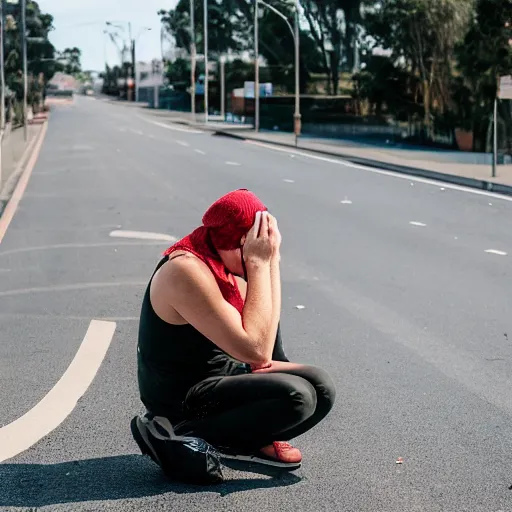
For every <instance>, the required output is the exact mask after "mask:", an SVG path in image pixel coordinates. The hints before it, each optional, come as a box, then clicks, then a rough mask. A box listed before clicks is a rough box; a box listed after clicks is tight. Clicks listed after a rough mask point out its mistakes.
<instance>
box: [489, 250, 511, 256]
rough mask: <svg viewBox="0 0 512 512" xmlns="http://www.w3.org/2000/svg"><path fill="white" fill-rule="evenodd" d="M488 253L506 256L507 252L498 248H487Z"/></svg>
mask: <svg viewBox="0 0 512 512" xmlns="http://www.w3.org/2000/svg"><path fill="white" fill-rule="evenodd" d="M485 252H486V253H488V254H497V255H498V256H506V255H507V253H506V252H505V251H498V250H496V249H487V250H486V251H485Z"/></svg>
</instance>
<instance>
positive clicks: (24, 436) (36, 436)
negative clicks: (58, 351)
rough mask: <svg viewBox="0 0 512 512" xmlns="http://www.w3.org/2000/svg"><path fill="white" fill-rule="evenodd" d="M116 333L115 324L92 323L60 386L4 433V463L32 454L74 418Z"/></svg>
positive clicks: (0, 440)
mask: <svg viewBox="0 0 512 512" xmlns="http://www.w3.org/2000/svg"><path fill="white" fill-rule="evenodd" d="M115 330H116V324H115V322H103V321H99V320H92V321H91V323H90V325H89V329H88V330H87V333H86V334H85V338H84V340H83V341H82V344H81V345H80V348H79V349H78V352H77V353H76V355H75V357H74V359H73V361H71V364H70V365H69V366H68V369H67V370H66V371H65V373H64V375H63V376H62V377H61V378H60V379H59V381H58V382H57V384H55V386H54V387H53V388H52V389H51V390H50V391H49V392H48V394H47V395H46V396H45V397H44V398H43V399H42V400H41V401H40V402H39V403H38V404H37V405H35V406H34V407H33V408H32V409H30V411H28V412H27V413H25V414H24V415H23V416H21V418H18V419H17V420H15V421H13V422H12V423H9V424H8V425H6V426H5V427H2V428H1V429H0V462H4V461H5V460H7V459H11V458H12V457H15V456H16V455H18V454H19V453H21V452H24V451H25V450H28V448H30V447H31V446H33V445H34V444H35V443H37V442H38V441H40V440H41V439H42V438H43V437H45V436H46V435H48V434H49V433H50V432H52V431H53V430H55V429H56V428H57V427H58V426H59V425H60V424H61V423H62V422H63V421H64V420H65V419H66V418H67V417H68V416H69V415H70V414H71V412H72V411H73V409H74V408H75V406H76V404H77V402H78V400H79V399H80V398H81V397H82V396H83V395H84V394H85V392H86V391H87V389H88V388H89V386H90V385H91V383H92V381H93V380H94V377H95V376H96V373H97V372H98V370H99V368H100V366H101V363H102V362H103V359H104V358H105V355H106V353H107V350H108V348H109V346H110V343H111V341H112V338H113V336H114V333H115Z"/></svg>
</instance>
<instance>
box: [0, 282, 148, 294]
mask: <svg viewBox="0 0 512 512" xmlns="http://www.w3.org/2000/svg"><path fill="white" fill-rule="evenodd" d="M146 285H147V281H124V282H119V283H108V282H107V283H77V284H63V285H60V286H41V287H37V288H19V289H17V290H6V291H4V292H0V297H12V296H15V295H27V294H29V293H41V292H72V291H75V290H89V289H91V288H113V287H115V286H146Z"/></svg>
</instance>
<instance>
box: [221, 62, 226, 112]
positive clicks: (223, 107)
mask: <svg viewBox="0 0 512 512" xmlns="http://www.w3.org/2000/svg"><path fill="white" fill-rule="evenodd" d="M220 115H221V117H222V120H223V121H225V119H226V56H225V55H221V56H220Z"/></svg>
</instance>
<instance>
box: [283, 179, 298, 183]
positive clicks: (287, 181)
mask: <svg viewBox="0 0 512 512" xmlns="http://www.w3.org/2000/svg"><path fill="white" fill-rule="evenodd" d="M283 181H284V182H285V183H295V180H283Z"/></svg>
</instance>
